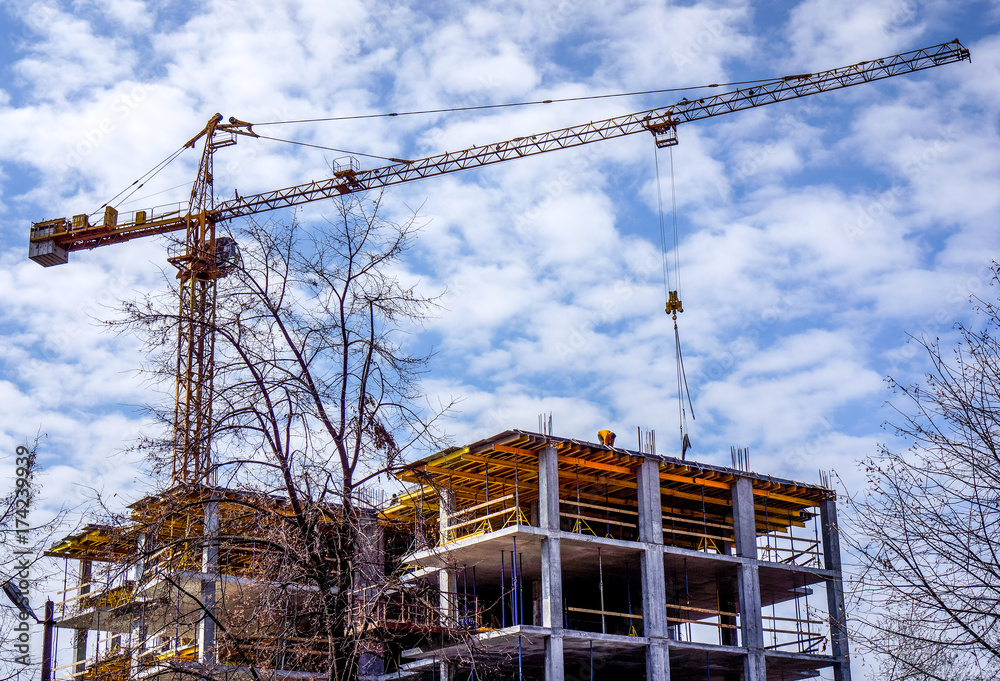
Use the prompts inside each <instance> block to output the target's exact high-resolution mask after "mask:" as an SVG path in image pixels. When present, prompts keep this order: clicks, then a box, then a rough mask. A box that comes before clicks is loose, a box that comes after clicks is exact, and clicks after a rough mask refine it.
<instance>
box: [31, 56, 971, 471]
mask: <svg viewBox="0 0 1000 681" xmlns="http://www.w3.org/2000/svg"><path fill="white" fill-rule="evenodd" d="M960 61H971V57H970V54H969V51H968V50H967V49H966V48H965V47H964V46H963V45H962V44H961V43H960V42H959V41H958V40H954V41H952V42H949V43H943V44H940V45H935V46H933V47H927V48H923V49H919V50H913V51H910V52H904V53H901V54H895V55H892V56H889V57H883V58H881V59H874V60H871V61H863V62H860V63H857V64H853V65H850V66H842V67H839V68H835V69H829V70H826V71H820V72H817V73H803V74H798V75H791V76H785V77H783V78H777V79H774V80H770V81H761V82H755V83H754V84H752V85H750V86H747V87H741V88H738V89H735V90H731V91H729V92H725V93H721V94H717V95H712V96H709V97H704V98H700V99H693V100H689V99H686V98H685V99H682V100H681V101H680V102H677V103H676V104H672V105H669V106H665V107H661V108H656V109H649V110H646V111H640V112H637V113H632V114H628V115H625V116H616V117H613V118H607V119H604V120H600V121H591V122H589V123H583V124H581V125H575V126H572V127H568V128H563V129H560V130H552V131H549V132H543V133H539V134H535V135H527V136H524V137H515V138H514V139H509V140H504V141H501V142H496V143H493V144H486V145H482V146H474V147H470V148H468V149H464V150H462V151H458V152H445V153H443V154H436V155H433V156H428V157H426V158H421V159H416V160H399V159H393V162H392V163H390V164H389V165H386V166H382V167H379V168H373V169H369V170H361V169H360V167H359V166H358V164H357V162H356V161H355V160H354V159H353V158H352V159H349V161H348V162H346V163H343V164H341V163H338V162H335V163H334V164H333V173H332V177H329V178H326V179H322V180H315V181H312V182H307V183H305V184H299V185H294V186H291V187H286V188H284V189H276V190H273V191H267V192H262V193H260V194H254V195H251V196H239V195H238V194H237V196H236V198H234V199H230V200H228V201H223V202H220V203H216V201H215V197H214V194H213V155H214V153H215V152H216V151H217V150H218V149H221V148H223V147H227V146H232V145H234V144H236V142H237V139H238V138H239V137H241V136H242V137H258V135H257V133H255V132H254V130H253V124H252V123H248V122H246V121H241V120H239V119H236V118H229V119H228V121H224V120H223V117H222V115H221V114H215V115H214V116H212V118H211V119H209V121H208V123H207V124H206V125H205V127H204V128H203V129H202V130H201V131H200V132H199V133H198V134H197V135H195V136H194V137H192V138H191V139H190V140H188V142H187V143H186V144H185V145H184V147H185V148H194V147H195V146H196V145H197V144H198V142H199V141H202V140H204V142H203V146H202V154H201V160H200V163H199V166H198V174H197V177H196V179H195V181H194V184H193V186H192V189H191V196H190V199H189V201H188V207H187V211H186V212H184V213H181V211H180V210H178V211H175V212H173V213H167V214H163V215H158V216H157V215H154V214H153V213H152V212H151V211H145V210H137V211H134V212H131V213H126V214H122V215H120V214H119V213H118V211H117V210H116V209H115V208H114V207H112V206H111V205H107V206H105V207H104V215H103V220H102V221H101V223H100V224H93V225H92V224H90V221H89V216H88V215H86V214H82V215H75V216H73V217H72V218H71V219H67V218H57V219H54V220H45V221H43V222H36V223H33V224H32V226H31V235H30V242H29V251H28V257H29V258H30V259H32V260H34V261H35V262H37V263H39V264H41V265H43V266H45V267H50V266H53V265H60V264H65V263H66V262H67V261H68V258H69V253H70V252H71V251H79V250H84V249H91V248H96V247H98V246H109V245H111V244H116V243H121V242H125V241H131V240H133V239H139V238H142V237H147V236H151V235H156V234H165V233H170V232H179V231H184V232H185V233H186V237H185V250H184V253H183V254H182V255H179V256H176V257H172V258H169V261H170V262H171V264H173V265H174V266H176V267H177V269H178V273H177V277H178V279H179V280H180V283H181V286H180V319H181V323H180V326H179V331H178V340H177V377H176V379H177V384H176V395H175V412H174V441H173V446H174V460H173V471H172V477H173V481H174V482H175V483H176V482H202V481H204V480H205V479H206V477H207V475H208V473H209V471H210V464H211V456H210V453H211V417H212V375H213V369H212V367H213V355H214V334H213V332H212V329H213V324H214V321H215V287H216V281H217V280H218V279H219V278H220V277H222V276H225V274H226V273H227V271H228V269H229V267H230V266H231V265H232V262H231V259H232V257H233V255H234V252H235V249H234V246H235V244H233V243H232V242H231V241H230V240H229V239H227V238H226V237H219V236H217V235H216V228H217V227H218V226H219V225H220V224H221V223H224V222H226V221H228V220H232V219H234V218H238V217H243V216H249V215H254V214H257V213H261V212H264V211H269V210H275V209H278V208H286V207H291V206H297V205H300V204H303V203H308V202H310V201H318V200H321V199H326V198H331V197H336V196H342V195H345V194H352V193H356V192H363V191H367V190H370V189H377V188H381V187H388V186H390V185H394V184H400V183H403V182H408V181H410V180H416V179H422V178H425V177H433V176H435V175H443V174H446V173H452V172H457V171H460V170H466V169H469V168H478V167H480V166H485V165H491V164H494V163H500V162H502V161H509V160H513V159H517V158H524V157H527V156H534V155H537V154H542V153H546V152H549V151H555V150H557V149H566V148H570V147H577V146H581V145H584V144H590V143H592V142H597V141H600V140H606V139H612V138H616V137H623V136H626V135H632V134H635V133H639V132H644V131H645V132H649V133H651V134H652V135H653V139H654V141H655V143H656V146H657V147H661V148H662V147H668V146H673V145H675V144H677V126H678V125H680V124H681V123H687V122H690V121H696V120H700V119H703V118H709V117H712V116H719V115H722V114H727V113H732V112H736V111H742V110H744V109H750V108H754V107H758V106H764V105H766V104H773V103H775V102H780V101H784V100H789V99H796V98H798V97H805V96H807V95H813V94H818V93H821V92H828V91H831V90H839V89H841V88H846V87H850V86H852V85H858V84H861V83H867V82H871V81H876V80H882V79H885V78H891V77H893V76H898V75H902V74H905V73H912V72H915V71H921V70H924V69H929V68H933V67H936V66H941V65H944V64H949V63H953V62H960ZM670 298H671V300H670V301H668V304H667V305H668V308H667V309H668V312H669V311H670V302H671V301H673V302H674V303H675V304H676V306H677V308H678V309H679V307H680V301H679V300H676V296H671V297H670Z"/></svg>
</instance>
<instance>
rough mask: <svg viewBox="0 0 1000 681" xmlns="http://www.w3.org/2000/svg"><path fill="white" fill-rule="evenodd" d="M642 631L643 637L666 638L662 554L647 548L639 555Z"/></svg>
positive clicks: (665, 595) (654, 549) (665, 586)
mask: <svg viewBox="0 0 1000 681" xmlns="http://www.w3.org/2000/svg"><path fill="white" fill-rule="evenodd" d="M640 560H641V571H642V617H643V620H642V631H643V634H644V635H645V636H651V637H660V638H666V637H667V585H666V579H665V577H664V570H663V552H662V551H661V550H659V549H656V548H647V549H646V550H644V551H643V552H642V554H641V558H640Z"/></svg>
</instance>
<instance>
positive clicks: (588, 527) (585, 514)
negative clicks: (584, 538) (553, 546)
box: [559, 499, 639, 539]
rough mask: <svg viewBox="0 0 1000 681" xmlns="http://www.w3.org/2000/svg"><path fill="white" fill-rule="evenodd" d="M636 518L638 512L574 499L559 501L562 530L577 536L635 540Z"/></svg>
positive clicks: (637, 527)
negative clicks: (574, 533)
mask: <svg viewBox="0 0 1000 681" xmlns="http://www.w3.org/2000/svg"><path fill="white" fill-rule="evenodd" d="M602 512H603V515H602ZM638 516H639V513H638V511H634V510H632V509H626V508H617V507H615V506H610V505H607V504H605V505H602V504H594V503H589V502H582V501H578V500H575V499H560V500H559V518H560V519H561V520H562V519H565V520H566V523H564V527H563V529H566V530H568V531H570V532H576V533H577V534H592V535H594V536H604V537H608V538H611V539H637V538H638V534H639V524H638Z"/></svg>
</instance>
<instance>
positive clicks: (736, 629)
mask: <svg viewBox="0 0 1000 681" xmlns="http://www.w3.org/2000/svg"><path fill="white" fill-rule="evenodd" d="M739 616H740V614H739V613H738V612H728V611H726V610H716V609H712V608H696V607H693V606H689V605H673V604H670V603H668V604H667V625H668V627H669V628H670V638H672V639H674V640H676V641H698V642H701V643H718V644H720V645H732V646H735V645H739V635H740V623H739Z"/></svg>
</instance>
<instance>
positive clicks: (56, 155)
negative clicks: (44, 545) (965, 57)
mask: <svg viewBox="0 0 1000 681" xmlns="http://www.w3.org/2000/svg"><path fill="white" fill-rule="evenodd" d="M0 12H2V13H3V24H2V25H3V27H4V29H5V30H4V35H3V37H2V40H0V53H2V60H0V64H2V71H0V130H2V133H0V138H2V140H3V143H2V144H0V213H2V218H3V219H2V223H0V224H2V225H3V228H2V232H0V258H2V267H0V324H2V332H3V336H4V338H3V342H2V343H0V404H2V405H3V409H2V410H0V452H8V453H12V452H13V450H14V447H15V446H16V445H17V444H19V443H22V442H23V441H24V440H25V438H31V437H32V436H33V435H34V434H35V433H36V431H39V430H40V431H41V432H43V433H44V434H45V435H46V437H45V438H44V440H43V443H42V448H41V463H42V465H43V467H44V469H45V472H46V475H45V479H44V484H45V497H46V499H47V501H46V503H47V504H48V505H49V506H56V505H58V503H61V502H65V503H68V504H72V503H74V502H75V501H76V500H80V499H84V498H86V497H87V495H88V494H90V493H91V492H90V491H88V488H100V489H103V490H105V491H106V492H108V493H115V492H124V493H125V494H126V495H128V494H129V491H128V490H134V489H135V488H136V481H137V480H140V481H141V477H142V476H141V473H140V467H139V463H138V462H137V461H134V460H132V459H131V458H129V457H128V456H127V455H125V454H123V453H122V450H123V448H124V447H126V446H127V445H128V444H129V442H131V441H132V440H133V439H134V438H135V436H136V435H137V433H139V432H140V431H141V430H142V429H143V428H144V426H145V424H144V422H143V417H142V414H141V412H140V410H139V407H140V406H141V405H142V404H144V403H147V402H149V401H150V399H151V398H150V390H149V386H148V385H146V384H144V383H143V381H142V380H141V379H140V378H139V377H138V376H137V375H136V373H135V372H136V369H137V368H138V367H139V364H140V355H139V352H138V350H139V348H138V347H137V345H136V342H135V341H134V340H133V339H130V338H127V337H125V338H120V337H115V336H112V335H110V334H108V333H106V332H105V331H103V330H101V329H100V328H99V327H98V326H97V325H96V324H95V322H94V321H93V320H94V319H95V318H100V317H102V316H106V315H107V311H106V306H108V305H113V304H114V303H115V302H116V301H117V300H120V299H123V298H128V297H130V296H133V295H135V294H136V292H141V291H147V290H155V289H156V288H157V287H160V286H162V276H163V275H162V272H163V270H164V267H166V264H165V256H166V252H165V251H166V242H165V240H164V239H162V238H150V239H146V240H141V241H137V242H134V243H130V244H126V245H116V246H112V247H106V248H101V249H97V250H96V251H91V252H84V253H74V254H72V255H71V261H70V263H69V264H68V265H65V266H61V267H56V268H48V269H43V268H42V267H40V266H38V265H37V264H35V263H33V262H31V261H29V260H28V259H27V235H28V229H29V226H30V223H31V222H32V221H40V220H44V219H49V218H55V217H60V216H69V215H73V214H77V213H90V212H93V211H95V210H97V209H98V207H99V206H101V205H102V204H103V203H104V202H106V201H108V200H109V199H110V198H111V197H113V196H115V195H117V194H118V193H119V192H120V191H121V190H122V189H124V188H126V187H127V186H128V185H129V184H130V183H132V182H133V181H134V180H135V179H136V178H138V177H139V176H140V175H142V174H143V173H145V172H146V171H147V170H149V169H150V168H152V167H153V166H154V165H155V164H157V163H158V162H159V161H160V160H162V159H163V158H165V157H166V156H168V155H169V154H170V153H171V152H173V151H174V150H175V149H177V148H178V147H179V146H181V145H182V144H183V143H184V142H185V141H186V140H187V139H189V138H190V137H191V136H193V135H194V134H195V133H196V132H197V131H198V130H200V129H201V128H202V127H203V126H204V124H205V121H206V120H207V119H208V118H209V117H210V116H211V115H212V114H214V113H215V112H220V113H222V114H223V116H225V117H227V118H228V117H229V116H235V117H237V118H239V119H242V120H245V121H251V122H267V121H286V120H292V119H304V118H319V117H331V116H350V115H356V114H368V113H382V112H390V111H411V110H424V109H438V108H451V107H466V106H476V105H484V104H496V103H507V102H517V101H529V100H540V99H554V98H565V97H580V96H585V95H599V94H609V93H621V92H634V91H643V90H652V89H664V88H677V87H683V86H695V85H704V84H709V83H724V82H733V81H742V80H748V79H754V78H766V77H774V76H782V75H786V74H797V73H803V72H814V71H818V70H821V69H826V68H832V67H835V66H841V65H846V64H851V63H854V62H857V61H861V60H863V59H872V58H876V57H882V56H887V55H891V54H894V53H897V52H903V51H907V50H910V49H915V48H918V47H925V46H928V45H933V44H937V43H942V42H946V41H950V40H952V39H954V38H960V39H961V40H962V41H963V43H964V44H965V45H966V46H967V47H969V48H970V49H971V50H972V63H971V64H969V63H961V64H953V65H947V66H943V67H940V68H936V69H931V70H929V71H924V72H921V73H918V74H913V75H906V76H900V77H897V78H893V79H890V80H888V81H883V82H879V83H875V84H866V85H862V86H859V87H856V88H851V89H848V90H843V91H839V92H835V93H826V94H822V95H819V96H815V97H809V98H806V99H800V100H795V101H790V102H784V103H780V104H777V105H774V106H768V107H763V108H758V109H754V110H750V111H743V112H739V113H735V114H731V115H727V116H720V117H717V118H713V119H708V120H704V121H699V122H694V123H690V124H686V125H683V126H681V128H680V131H679V136H680V139H681V141H680V145H679V146H678V147H676V148H675V149H674V150H673V157H672V159H671V155H670V152H668V151H660V152H659V156H658V159H657V157H656V156H655V155H654V146H653V143H652V139H651V138H650V137H649V136H647V135H645V134H643V135H635V136H632V137H629V138H624V139H618V140H611V141H605V142H601V143H597V144H592V145H589V146H587V147H583V148H581V149H577V150H566V151H558V152H553V153H549V154H545V155H542V156H539V157H535V158H532V159H525V160H519V161H515V162H512V163H508V164H503V165H498V166H491V167H488V168H483V169H478V170H472V171H466V172H464V173H460V174H455V175H449V176H446V177H438V178H433V179H427V180H424V181H421V182H415V183H411V184H409V185H403V186H399V187H395V188H391V189H389V190H388V191H387V192H386V196H385V199H384V200H385V202H386V204H387V205H388V207H389V210H390V211H391V212H392V214H394V215H405V213H406V211H407V210H408V209H409V208H414V207H419V210H420V214H421V215H422V216H423V218H424V221H425V222H426V226H425V228H424V230H423V233H422V235H421V237H420V239H419V241H418V243H417V245H416V247H415V248H414V250H413V251H412V252H411V253H410V255H409V258H408V260H407V262H406V263H405V266H406V269H407V275H408V276H412V277H414V278H419V280H420V282H421V284H420V285H421V286H422V287H423V290H424V291H426V292H427V293H428V294H437V293H440V292H442V291H445V290H446V291H447V293H446V295H445V297H444V301H445V306H446V309H444V310H442V311H441V312H440V314H439V316H438V317H437V318H436V319H434V320H432V321H431V322H430V323H429V324H428V325H427V327H426V329H425V330H424V332H423V334H422V335H421V336H420V337H419V338H418V339H415V340H414V342H415V343H419V344H420V345H422V346H425V347H428V346H433V347H434V348H435V349H436V351H437V354H436V356H435V358H434V360H433V362H432V364H431V366H430V367H429V368H430V371H429V373H428V375H427V381H426V384H425V387H426V390H427V392H428V393H429V394H430V395H432V396H442V397H443V398H446V399H447V398H460V399H461V400H462V401H461V404H460V406H459V410H458V411H457V412H456V413H455V415H454V418H453V419H452V420H451V421H450V422H449V423H448V429H449V431H450V432H451V434H452V435H453V437H454V439H455V441H456V442H458V443H461V442H465V441H469V440H471V439H474V438H478V437H481V436H485V435H490V434H493V433H496V432H499V431H501V430H504V429H507V428H527V429H536V428H537V423H538V415H539V414H540V413H543V412H545V413H552V415H553V425H554V431H555V433H556V434H557V435H562V436H568V437H576V438H584V439H591V440H592V439H594V438H595V437H596V432H597V430H599V429H601V428H605V427H609V428H611V429H613V430H615V431H616V432H618V434H619V440H618V444H620V445H623V446H625V447H629V448H635V447H636V444H637V439H636V428H637V427H641V428H643V429H655V431H656V436H657V438H656V439H657V450H658V453H660V454H667V455H676V454H679V437H678V428H679V424H678V402H677V392H676V387H675V386H676V373H675V371H676V368H675V360H674V352H675V351H674V341H673V329H672V326H671V323H670V320H669V318H668V317H667V316H666V315H665V314H664V313H663V304H664V286H663V277H662V270H661V268H660V264H659V263H660V260H661V247H660V240H659V212H658V208H657V171H656V162H657V160H658V162H659V167H660V174H659V177H660V182H661V187H662V191H663V192H664V197H665V198H664V207H665V210H666V211H667V215H666V219H667V221H668V224H669V222H670V215H669V213H670V208H671V204H670V187H671V182H673V183H674V185H675V187H676V205H677V220H678V229H679V243H680V246H679V249H678V251H677V253H676V255H677V260H678V261H679V263H680V273H681V278H682V279H681V280H682V284H683V288H682V297H683V302H684V308H685V312H684V313H683V314H682V315H681V317H680V320H679V326H680V335H681V339H682V341H683V348H684V353H685V358H686V369H687V376H688V382H689V385H690V390H691V397H692V400H693V405H694V415H695V416H696V420H693V421H692V420H691V415H690V413H689V414H688V426H689V429H690V436H691V440H692V442H693V446H694V449H693V450H692V451H691V452H690V453H689V456H691V457H693V458H696V459H698V460H701V461H706V462H709V463H714V464H726V463H728V461H729V448H730V446H731V445H737V446H743V447H749V448H750V451H751V463H752V466H753V468H754V469H756V470H758V471H760V472H767V473H772V474H775V475H779V476H783V477H788V478H794V479H800V480H805V481H809V482H814V481H816V480H817V469H819V468H824V469H835V470H836V471H837V472H838V473H840V474H841V476H842V477H843V478H844V479H845V481H846V482H847V484H848V486H849V487H850V486H851V485H857V484H860V476H859V475H858V473H857V471H856V467H855V463H854V462H855V460H856V459H858V458H859V457H862V456H865V455H867V454H870V453H872V452H874V450H875V446H876V443H877V442H879V441H885V440H887V439H888V438H890V437H891V436H890V435H889V434H888V433H886V432H884V431H883V430H882V429H881V423H882V422H883V421H884V420H885V419H886V418H887V417H888V412H887V409H885V408H884V407H883V404H884V402H885V401H886V400H887V399H888V398H889V397H890V395H889V394H888V392H887V390H886V387H885V384H884V377H885V376H886V375H892V376H894V377H897V378H900V379H902V380H912V379H915V378H916V377H918V376H919V375H920V373H921V371H922V370H923V369H924V368H925V366H926V363H925V362H924V361H923V358H922V357H921V356H920V355H919V354H917V353H915V352H914V349H913V344H912V343H910V344H908V343H907V334H918V335H919V334H924V335H927V336H935V335H941V336H947V335H948V334H950V333H951V325H952V323H953V321H954V320H956V319H964V318H968V316H969V314H970V307H969V305H968V303H967V298H968V295H969V294H973V293H985V294H986V295H993V291H994V290H995V289H993V290H991V289H989V285H990V271H989V265H990V262H991V259H992V258H993V257H995V255H996V253H997V246H998V242H1000V231H998V230H997V229H996V220H997V218H996V216H997V212H998V211H997V209H998V206H997V203H998V197H1000V192H998V191H997V189H998V180H1000V153H998V152H1000V143H998V138H997V125H998V121H997V115H996V111H997V105H998V100H1000V87H998V86H1000V72H998V57H1000V39H998V35H997V32H998V23H1000V4H998V3H997V2H996V0H989V1H986V0H982V1H970V2H956V1H955V0H875V1H873V0H837V1H836V2H834V1H832V0H804V1H801V2H784V1H777V0H762V1H760V2H745V1H741V0H713V1H706V2H699V1H695V0H690V1H685V2H668V1H666V0H660V1H648V2H643V1H639V0H635V1H631V2H624V1H617V0H608V1H606V2H601V3H584V2H579V0H565V1H561V2H557V1H553V2H547V3H532V2H519V1H517V0H505V1H504V2H485V1H484V2H476V3H468V2H448V1H444V0H441V1H438V2H434V3H421V2H405V1H401V2H389V1H381V0H376V1H375V2H367V3H361V2H350V1H348V0H326V1H320V0H302V1H300V2H278V3H245V2H236V1H235V0H215V1H214V2H198V3H188V2H166V1H165V0H150V1H148V2H140V1H138V0H103V1H102V2H94V1H92V0H78V1H75V2H55V1H53V2H21V1H19V0H8V1H7V2H5V3H4V4H3V6H2V8H0ZM701 92H703V91H701ZM684 95H685V93H680V92H676V93H667V94H660V95H648V96H635V97H628V98H614V99H591V100H580V101H575V102H572V103H565V104H552V105H545V106H535V107H522V108H504V109H492V110H485V111H476V112H465V113H448V114H435V115H427V116H410V117H395V118H368V119H361V120H353V121H341V122H328V123H322V124H310V125H288V126H281V127H279V128H271V129H269V130H273V131H275V132H276V134H278V135H279V136H284V137H288V138H291V139H295V140H299V141H304V142H309V143H312V144H317V145H322V146H328V147H336V148H340V149H347V150H351V151H354V152H357V153H359V154H360V153H366V154H374V155H378V156H388V157H403V158H417V157H421V156H425V155H429V154H432V153H436V152H442V151H454V150H457V149H460V148H464V147H466V146H471V145H472V144H482V143H487V142H491V141H499V140H504V139H508V138H511V137H517V136H524V135H527V134H531V133H535V132H541V131H545V130H551V129H554V128H560V127H564V126H570V125H574V124H577V123H582V122H587V121H590V120H596V119H600V118H605V117H608V116H611V115H617V114H622V113H628V112H632V111H640V110H643V109H648V108H653V107H656V106H663V105H666V104H670V103H673V102H676V101H678V100H679V99H680V98H681V97H682V96H684ZM334 156H335V154H334V153H332V152H328V151H317V150H314V149H312V150H311V149H307V148H304V147H291V146H289V145H280V144H275V143H273V142H266V141H254V140H248V139H246V138H242V139H240V141H239V144H238V145H237V146H236V147H231V148H227V149H223V150H221V151H220V152H219V153H218V155H217V156H216V178H217V186H216V189H217V193H218V194H219V195H220V196H222V197H225V198H228V197H230V196H232V192H233V191H239V192H240V194H243V195H246V194H250V193H254V192H259V191H264V190H268V189H275V188H279V187H284V186H288V185H291V184H297V183H301V182H305V181H308V180H311V179H320V178H323V177H326V176H328V175H329V164H330V162H331V160H332V158H333V157H334ZM359 158H361V159H362V165H363V167H372V165H373V164H375V163H376V162H375V161H373V160H371V159H366V158H364V157H359ZM196 162H197V153H196V152H188V153H187V154H186V155H185V156H182V157H181V158H180V159H179V160H178V161H176V162H175V163H173V164H171V165H170V166H169V167H168V168H167V169H166V170H165V171H164V172H162V173H160V174H159V175H158V176H157V177H156V180H155V181H154V182H150V183H148V184H147V185H146V186H144V187H143V188H142V189H141V190H139V191H138V192H137V193H136V194H135V195H134V196H133V197H132V198H131V199H130V200H129V201H130V202H129V203H127V204H123V205H121V206H120V208H121V210H123V211H124V210H134V209H137V208H147V207H152V206H157V205H161V204H167V203H170V202H175V201H181V200H185V198H186V196H187V193H188V191H189V187H190V183H191V181H192V180H193V174H194V168H195V164H196ZM671 162H672V163H673V174H671V171H670V165H671ZM379 165H381V164H379ZM327 212H330V213H332V212H333V208H332V206H328V205H323V204H312V205H311V206H310V207H308V208H307V209H306V210H304V211H303V212H302V213H301V214H300V217H301V218H302V219H303V220H320V219H322V216H323V215H324V214H326V213H327ZM279 217H280V216H279ZM671 238H672V237H671ZM668 259H669V260H670V262H671V263H672V262H673V259H674V254H673V253H670V255H669V258H668ZM11 465H12V464H11Z"/></svg>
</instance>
